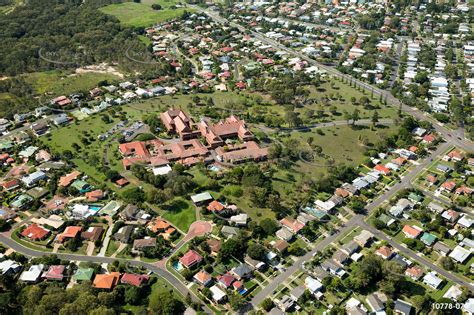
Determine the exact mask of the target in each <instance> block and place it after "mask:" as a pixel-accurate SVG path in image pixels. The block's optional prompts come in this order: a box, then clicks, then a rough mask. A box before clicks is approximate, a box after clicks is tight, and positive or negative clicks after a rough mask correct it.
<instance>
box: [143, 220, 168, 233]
mask: <svg viewBox="0 0 474 315" xmlns="http://www.w3.org/2000/svg"><path fill="white" fill-rule="evenodd" d="M169 227H171V224H169V223H168V222H167V221H165V220H163V219H161V218H156V219H155V220H153V221H151V222H150V223H149V224H148V226H147V228H148V229H149V230H150V231H152V232H154V233H160V232H164V231H166V230H167V229H168V228H169Z"/></svg>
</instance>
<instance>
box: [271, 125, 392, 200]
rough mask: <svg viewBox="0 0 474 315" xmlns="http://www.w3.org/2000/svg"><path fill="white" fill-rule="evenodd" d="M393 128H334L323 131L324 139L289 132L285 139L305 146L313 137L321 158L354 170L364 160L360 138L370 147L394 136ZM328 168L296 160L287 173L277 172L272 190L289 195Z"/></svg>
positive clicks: (323, 173)
mask: <svg viewBox="0 0 474 315" xmlns="http://www.w3.org/2000/svg"><path fill="white" fill-rule="evenodd" d="M395 129H396V127H395V126H390V127H384V128H383V129H377V130H376V131H372V130H371V129H370V127H357V128H354V129H353V128H352V127H350V126H337V127H328V128H324V129H323V132H324V135H319V134H317V133H316V132H315V131H314V130H312V131H311V132H296V131H295V132H292V133H291V134H290V135H289V136H288V137H289V139H292V140H293V141H300V142H301V143H302V145H306V140H307V139H308V138H309V137H313V139H314V141H313V144H314V145H318V146H320V147H321V148H322V149H323V154H326V155H328V156H330V157H331V158H332V159H334V164H335V165H338V164H347V165H352V166H357V165H359V164H360V163H362V162H363V160H364V152H365V150H366V148H365V147H364V146H363V145H362V144H361V143H359V141H358V139H359V137H366V138H367V139H368V142H369V143H375V142H377V141H378V140H380V139H381V138H382V137H384V136H385V135H387V134H389V133H391V132H394V130H395ZM317 162H321V163H325V162H327V161H325V159H321V158H318V159H317ZM327 172H328V168H327V167H324V166H315V165H312V164H308V163H305V162H303V161H302V160H298V161H297V162H296V163H295V164H294V165H293V166H292V167H291V168H290V169H289V170H282V169H279V170H278V172H277V173H276V174H275V175H274V182H273V184H274V187H275V188H276V189H277V190H279V191H280V192H290V191H291V190H292V189H291V188H292V186H293V185H296V184H297V183H299V182H300V180H301V179H302V178H303V177H309V178H318V177H321V176H324V175H325V174H327Z"/></svg>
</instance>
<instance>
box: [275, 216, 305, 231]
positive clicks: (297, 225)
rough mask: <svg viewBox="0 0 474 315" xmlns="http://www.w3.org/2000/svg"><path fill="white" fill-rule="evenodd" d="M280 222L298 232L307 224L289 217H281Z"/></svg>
mask: <svg viewBox="0 0 474 315" xmlns="http://www.w3.org/2000/svg"><path fill="white" fill-rule="evenodd" d="M280 223H281V225H284V226H285V227H287V228H288V229H289V230H290V231H292V232H293V233H298V232H299V231H300V230H301V229H302V228H304V226H305V225H304V224H303V223H301V222H299V221H297V220H295V219H292V218H289V217H288V218H283V219H281V220H280Z"/></svg>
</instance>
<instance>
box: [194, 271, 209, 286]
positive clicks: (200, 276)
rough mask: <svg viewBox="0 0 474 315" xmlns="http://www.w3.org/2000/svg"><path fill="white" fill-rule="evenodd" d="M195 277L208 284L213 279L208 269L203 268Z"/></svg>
mask: <svg viewBox="0 0 474 315" xmlns="http://www.w3.org/2000/svg"><path fill="white" fill-rule="evenodd" d="M193 278H194V279H196V280H197V281H198V282H199V283H201V284H206V283H208V282H209V281H211V279H212V276H211V275H210V274H209V273H208V272H207V271H205V270H201V271H199V272H198V273H196V274H195V275H194V277H193Z"/></svg>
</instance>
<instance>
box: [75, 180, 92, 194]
mask: <svg viewBox="0 0 474 315" xmlns="http://www.w3.org/2000/svg"><path fill="white" fill-rule="evenodd" d="M71 186H72V187H74V188H76V189H77V190H79V192H80V193H81V194H83V193H86V192H88V191H90V190H91V189H92V186H91V185H89V183H87V182H85V181H83V180H81V179H77V180H75V181H74V183H72V184H71Z"/></svg>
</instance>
